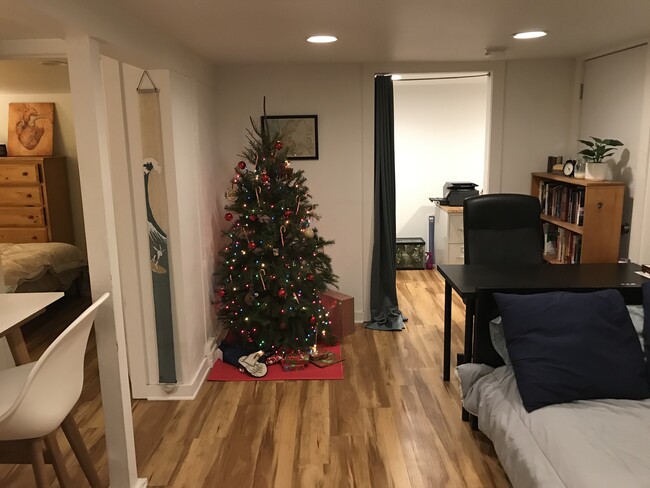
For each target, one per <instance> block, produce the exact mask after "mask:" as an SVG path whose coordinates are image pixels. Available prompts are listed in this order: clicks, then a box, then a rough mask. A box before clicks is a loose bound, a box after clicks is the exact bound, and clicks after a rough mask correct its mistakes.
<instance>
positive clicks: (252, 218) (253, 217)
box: [248, 214, 257, 222]
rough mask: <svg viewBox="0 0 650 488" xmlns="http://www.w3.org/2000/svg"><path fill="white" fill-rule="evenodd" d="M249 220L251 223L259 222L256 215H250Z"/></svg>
mask: <svg viewBox="0 0 650 488" xmlns="http://www.w3.org/2000/svg"><path fill="white" fill-rule="evenodd" d="M248 220H250V221H251V222H255V221H256V220H257V217H256V216H255V215H254V214H250V215H249V216H248Z"/></svg>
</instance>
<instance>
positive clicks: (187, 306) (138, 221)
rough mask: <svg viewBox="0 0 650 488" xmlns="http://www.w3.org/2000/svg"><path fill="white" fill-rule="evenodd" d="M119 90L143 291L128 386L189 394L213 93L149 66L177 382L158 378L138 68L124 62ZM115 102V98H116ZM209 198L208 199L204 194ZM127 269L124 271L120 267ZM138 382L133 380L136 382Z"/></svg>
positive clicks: (205, 271) (207, 317)
mask: <svg viewBox="0 0 650 488" xmlns="http://www.w3.org/2000/svg"><path fill="white" fill-rule="evenodd" d="M122 71H123V92H124V106H125V109H126V117H127V126H126V130H127V132H128V134H129V137H128V141H129V142H128V145H129V148H128V149H129V159H130V162H129V166H130V179H131V181H130V193H131V195H132V200H133V208H132V212H133V216H132V219H133V224H134V226H135V236H134V237H135V241H136V248H137V249H136V250H135V253H136V254H137V259H136V263H137V265H136V266H138V268H139V269H138V276H137V278H135V279H137V280H138V281H139V282H140V290H139V291H140V293H141V294H142V303H141V309H138V307H134V308H133V310H132V314H133V315H132V316H131V317H129V320H127V324H126V326H127V340H128V348H129V358H130V368H131V371H132V373H131V377H132V382H133V383H134V387H133V392H134V395H135V396H137V397H146V398H173V399H178V398H191V397H193V396H194V395H195V394H196V392H197V391H198V388H199V387H200V385H201V383H202V381H203V379H204V375H205V373H206V372H207V368H208V366H209V364H208V358H207V357H206V355H207V353H208V351H206V346H209V344H210V343H211V342H212V338H211V337H212V335H213V329H214V313H213V311H212V309H211V304H210V300H211V297H212V289H211V284H210V277H211V273H212V269H213V268H214V262H213V260H214V253H213V252H212V249H213V248H214V244H213V236H214V235H215V234H218V230H216V229H214V227H213V226H214V224H213V220H214V219H213V218H212V215H213V214H214V213H215V212H216V199H214V194H213V189H214V187H215V186H216V185H217V183H216V182H215V181H214V179H213V177H214V175H212V176H211V171H210V166H211V165H212V162H213V161H214V160H215V154H214V150H215V146H214V143H213V142H212V141H213V140H214V133H215V128H214V115H215V113H216V111H214V110H210V107H213V106H214V101H213V99H212V96H213V95H212V91H211V90H210V89H208V88H207V87H206V86H204V85H202V84H200V83H197V82H196V81H194V80H191V79H190V78H188V77H185V76H182V75H180V74H178V73H174V72H170V71H166V70H154V71H149V72H148V73H149V75H150V76H151V78H152V80H153V82H154V84H155V85H156V87H157V88H158V89H159V91H160V92H159V100H160V110H161V121H162V134H163V150H164V171H165V174H166V176H165V179H166V181H165V182H166V187H167V200H168V212H169V233H168V239H169V241H168V242H169V250H170V279H171V288H172V316H173V324H174V352H175V356H176V358H175V359H176V373H177V380H178V382H177V385H176V386H175V387H173V388H162V387H161V386H160V385H157V383H158V369H157V351H156V339H155V337H156V336H155V315H154V311H153V294H152V285H151V270H150V266H149V247H148V226H147V222H146V206H145V197H144V184H143V170H142V149H141V145H140V140H141V136H140V115H139V106H138V94H137V92H136V90H135V87H137V86H138V82H139V80H140V77H141V75H142V69H140V68H136V67H133V66H130V65H123V68H122ZM120 105H121V103H120ZM210 197H211V198H210ZM125 272H127V273H128V272H129V271H128V270H125ZM136 382H137V385H136Z"/></svg>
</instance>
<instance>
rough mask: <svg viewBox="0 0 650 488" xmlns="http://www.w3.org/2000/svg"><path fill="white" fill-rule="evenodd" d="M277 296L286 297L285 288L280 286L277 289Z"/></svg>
mask: <svg viewBox="0 0 650 488" xmlns="http://www.w3.org/2000/svg"><path fill="white" fill-rule="evenodd" d="M278 296H279V297H280V298H284V297H286V296H287V292H286V290H285V289H284V288H280V289H279V290H278Z"/></svg>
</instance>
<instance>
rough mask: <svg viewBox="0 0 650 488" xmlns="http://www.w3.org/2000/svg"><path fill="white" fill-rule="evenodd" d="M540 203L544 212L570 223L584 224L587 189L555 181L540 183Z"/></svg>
mask: <svg viewBox="0 0 650 488" xmlns="http://www.w3.org/2000/svg"><path fill="white" fill-rule="evenodd" d="M539 203H540V206H541V207H542V213H543V214H545V215H549V216H551V217H554V218H556V219H560V220H562V221H564V222H569V223H570V224H575V225H582V224H583V218H584V205H585V190H584V188H576V187H572V186H567V185H562V184H557V183H553V182H541V183H540V185H539Z"/></svg>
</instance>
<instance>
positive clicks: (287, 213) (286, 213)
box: [284, 209, 293, 217]
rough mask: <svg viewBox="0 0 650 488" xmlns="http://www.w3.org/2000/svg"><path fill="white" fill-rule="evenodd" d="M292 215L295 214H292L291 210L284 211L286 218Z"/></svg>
mask: <svg viewBox="0 0 650 488" xmlns="http://www.w3.org/2000/svg"><path fill="white" fill-rule="evenodd" d="M292 213H293V212H292V211H291V210H290V209H286V210H285V211H284V216H285V217H289V215H291V214H292Z"/></svg>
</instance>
